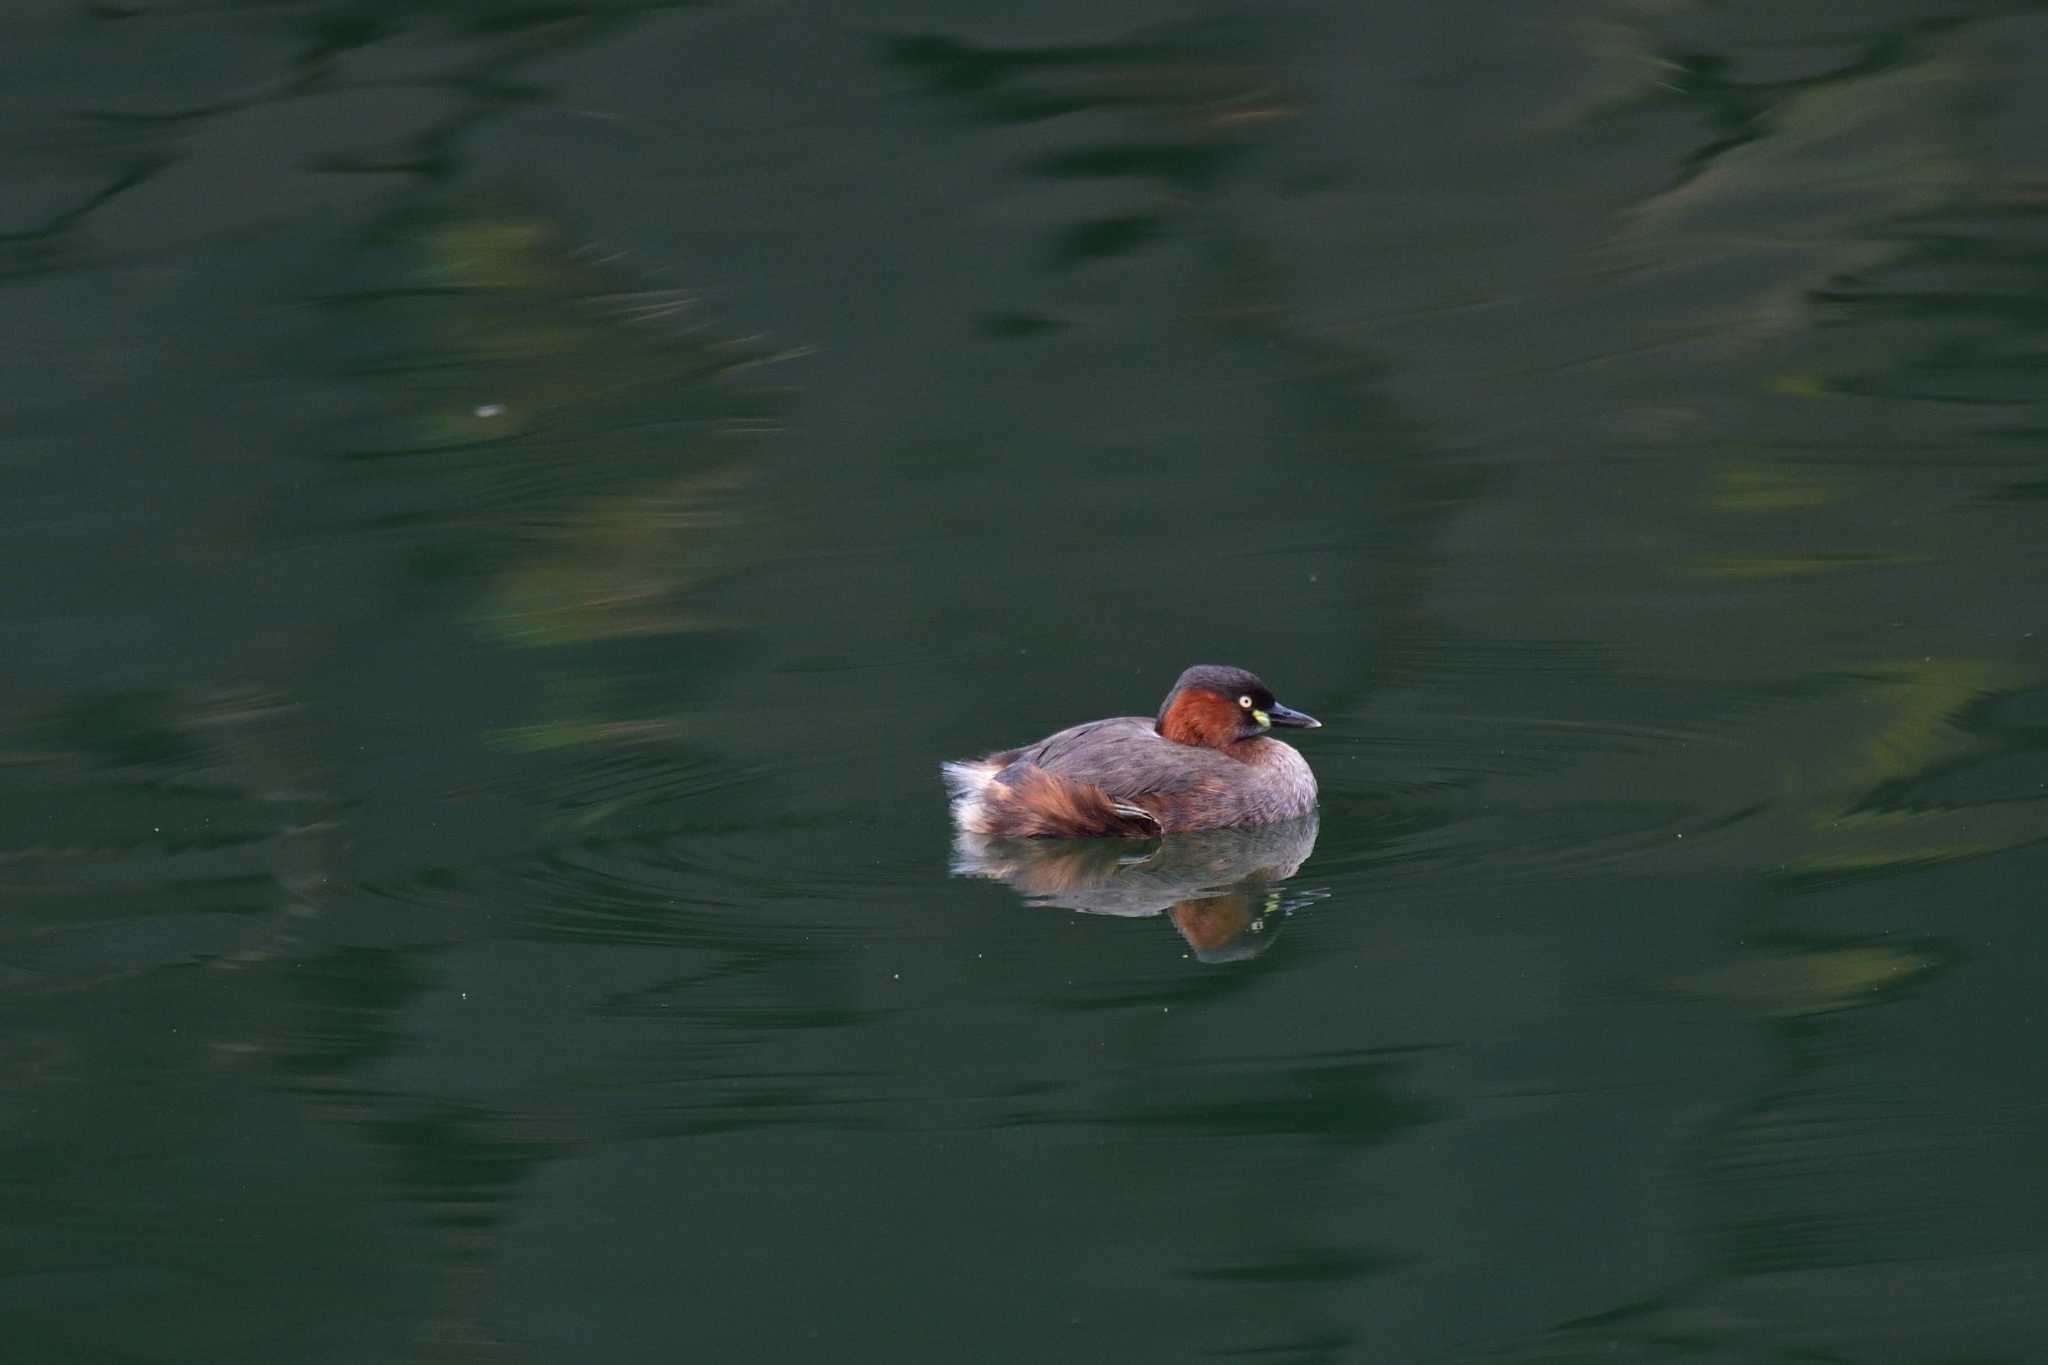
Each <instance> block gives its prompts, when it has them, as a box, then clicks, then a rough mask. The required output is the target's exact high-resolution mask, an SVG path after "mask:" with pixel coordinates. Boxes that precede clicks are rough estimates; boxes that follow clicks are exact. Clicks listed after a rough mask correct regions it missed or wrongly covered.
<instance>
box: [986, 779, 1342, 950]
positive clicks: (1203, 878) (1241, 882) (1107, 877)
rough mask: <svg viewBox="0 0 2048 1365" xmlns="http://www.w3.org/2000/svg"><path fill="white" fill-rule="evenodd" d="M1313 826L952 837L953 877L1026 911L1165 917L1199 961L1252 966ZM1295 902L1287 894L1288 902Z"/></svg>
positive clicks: (1274, 932) (1272, 932)
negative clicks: (1128, 836)
mask: <svg viewBox="0 0 2048 1365" xmlns="http://www.w3.org/2000/svg"><path fill="white" fill-rule="evenodd" d="M1318 828H1319V817H1318V816H1316V815H1309V816H1307V817H1306V818H1304V819H1300V820H1289V821H1285V822H1282V823H1279V824H1272V825H1253V826H1247V827H1244V828H1241V829H1220V830H1206V831H1202V832H1199V833H1193V834H1176V835H1171V836H1168V837H1167V838H1164V839H1157V840H1146V841H1132V840H1119V839H992V838H989V837H987V836H985V835H979V834H961V835H959V836H957V837H956V838H955V840H954V843H953V872H954V875H956V876H963V877H983V878H987V879H988V880H990V881H1001V882H1007V883H1008V884H1009V885H1010V886H1011V888H1012V889H1014V890H1015V891H1016V892H1017V893H1018V894H1019V895H1021V896H1023V897H1024V898H1025V899H1026V900H1027V901H1029V902H1030V903H1032V904H1033V905H1047V906H1058V907H1063V908H1066V909H1069V910H1079V911H1081V912H1082V913H1084V914H1090V915H1118V916H1126V917H1132V918H1143V917H1149V916H1154V915H1161V914H1163V915H1166V916H1168V917H1169V918H1171V919H1172V921H1173V924H1174V927H1175V928H1176V929H1178V930H1180V934H1181V937H1182V938H1183V939H1185V940H1186V942H1187V945H1188V947H1189V948H1190V949H1192V950H1193V951H1194V954H1195V956H1196V957H1197V958H1198V959H1200V960H1201V961H1203V962H1226V961H1231V960H1235V959H1239V958H1246V957H1255V956H1257V955H1258V954H1260V953H1263V952H1264V951H1266V949H1267V948H1269V947H1270V946H1272V943H1273V941H1274V939H1275V938H1277V937H1278V933H1279V929H1280V923H1281V921H1282V920H1283V919H1284V917H1285V914H1286V913H1287V912H1288V910H1289V909H1291V905H1290V902H1289V898H1288V897H1287V896H1285V895H1283V893H1281V892H1280V891H1279V890H1278V888H1279V886H1280V885H1281V884H1282V883H1284V882H1286V881H1287V879H1288V878H1290V877H1292V876H1294V875H1295V873H1297V872H1299V871H1300V870H1301V866H1302V864H1303V863H1305V862H1307V861H1308V859H1309V856H1310V855H1311V854H1313V853H1314V852H1315V847H1316V833H1317V830H1318ZM1298 901H1299V893H1296V896H1295V902H1296V903H1298Z"/></svg>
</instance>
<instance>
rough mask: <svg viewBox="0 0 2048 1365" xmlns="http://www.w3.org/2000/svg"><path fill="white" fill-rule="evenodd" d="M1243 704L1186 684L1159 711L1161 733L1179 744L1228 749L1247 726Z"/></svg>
mask: <svg viewBox="0 0 2048 1365" xmlns="http://www.w3.org/2000/svg"><path fill="white" fill-rule="evenodd" d="M1241 710H1242V708H1241V707H1239V706H1238V704H1237V703H1236V702H1234V701H1232V700H1231V699H1230V698H1228V697H1222V696H1218V695H1217V694H1216V693H1214V692H1210V691H1207V690H1205V689H1203V688H1199V687H1187V688H1182V689H1181V690H1180V691H1179V692H1176V693H1174V695H1173V700H1172V701H1169V702H1168V703H1167V704H1166V709H1165V710H1164V711H1162V712H1160V714H1159V733H1160V734H1162V735H1164V736H1166V738H1168V739H1170V740H1172V741H1173V742H1174V743H1176V744H1199V745H1201V746H1202V747H1204V748H1207V749H1227V748H1229V747H1230V746H1231V745H1232V744H1234V743H1236V742H1237V740H1238V738H1239V736H1240V735H1241V733H1242V731H1243V727H1244V720H1243V718H1242V716H1241V715H1240V714H1239V712H1240V711H1241Z"/></svg>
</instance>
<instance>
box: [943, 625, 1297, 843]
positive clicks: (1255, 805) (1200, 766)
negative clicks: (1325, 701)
mask: <svg viewBox="0 0 2048 1365" xmlns="http://www.w3.org/2000/svg"><path fill="white" fill-rule="evenodd" d="M1321 724H1322V722H1321V721H1319V720H1317V719H1316V718H1315V717H1313V716H1305V715H1303V714H1302V713H1301V712H1299V711H1295V710H1290V709H1289V708H1287V707H1285V706H1282V705H1281V704H1280V703H1279V702H1277V701H1275V700H1273V690H1272V689H1271V688H1269V687H1267V686H1266V685H1265V684H1264V683H1262V682H1260V681H1259V680H1258V678H1257V677H1255V676H1254V675H1252V674H1250V673H1247V672H1245V671H1244V670H1243V669H1242V668H1223V667H1219V666H1217V665H1215V664H1197V665H1196V666H1195V667H1193V668H1190V669H1189V670H1188V671H1187V672H1185V673H1183V674H1181V675H1180V681H1178V682H1176V683H1175V684H1174V685H1173V690H1172V691H1171V692H1169V693H1167V694H1166V700H1165V702H1163V703H1162V704H1161V705H1160V707H1159V715H1158V718H1157V719H1156V720H1155V719H1148V718H1146V717H1144V716H1118V717H1117V718H1115V719H1113V720H1095V721H1090V722H1088V724H1086V725H1076V726H1075V727H1074V728H1073V729H1071V730H1062V731H1060V732H1059V733H1058V734H1056V735H1050V736H1048V737H1046V738H1045V739H1041V740H1039V741H1038V742H1037V743H1036V744H1027V745H1025V746H1024V747H1023V748H1021V749H1006V750H1004V751H1003V752H1001V753H997V754H990V755H989V756H988V757H987V758H981V759H970V760H967V761H964V762H959V763H948V764H946V765H944V769H943V770H944V772H945V777H946V785H947V786H948V787H950V788H952V791H953V820H954V822H955V823H956V824H958V825H959V826H960V828H961V829H963V830H965V831H967V832H968V833H970V834H993V835H998V836H1008V837H1029V836H1037V835H1065V836H1070V837H1071V836H1082V837H1086V836H1091V835H1107V834H1119V835H1129V836H1135V837H1145V836H1149V835H1154V834H1174V833H1178V832H1179V831H1182V830H1190V829H1221V828H1223V827H1225V826H1229V825H1263V824H1269V823H1271V822H1272V821H1275V820H1291V819H1293V818H1295V817H1296V816H1299V815H1306V814H1308V812H1309V811H1311V810H1314V809H1315V804H1316V778H1315V774H1314V773H1312V772H1310V771H1309V769H1308V761H1307V760H1306V759H1304V758H1302V756H1301V755H1300V754H1298V753H1296V752H1295V751H1294V747H1293V746H1292V745H1289V744H1282V743H1281V742H1280V741H1279V740H1277V739H1269V738H1268V737H1267V735H1266V732H1267V731H1268V730H1269V729H1271V728H1272V727H1274V726H1276V725H1286V726H1293V727H1301V728H1309V729H1313V728H1315V727H1317V726H1319V725H1321Z"/></svg>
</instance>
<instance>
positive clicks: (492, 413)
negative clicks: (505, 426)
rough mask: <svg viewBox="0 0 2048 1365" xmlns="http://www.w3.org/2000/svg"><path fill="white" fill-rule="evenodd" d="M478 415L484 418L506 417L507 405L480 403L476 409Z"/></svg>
mask: <svg viewBox="0 0 2048 1365" xmlns="http://www.w3.org/2000/svg"><path fill="white" fill-rule="evenodd" d="M476 415H477V416H479V417H484V418H490V417H503V416H504V415H505V405H504V404H503V403H479V404H477V407H476Z"/></svg>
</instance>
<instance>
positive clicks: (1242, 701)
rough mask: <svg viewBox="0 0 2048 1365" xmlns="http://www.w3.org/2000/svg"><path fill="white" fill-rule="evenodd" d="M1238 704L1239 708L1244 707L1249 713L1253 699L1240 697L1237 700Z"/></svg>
mask: <svg viewBox="0 0 2048 1365" xmlns="http://www.w3.org/2000/svg"><path fill="white" fill-rule="evenodd" d="M1237 704H1238V705H1239V706H1242V707H1243V708H1244V709H1245V710H1247V711H1249V710H1251V709H1252V699H1251V698H1250V697H1239V698H1238V699H1237Z"/></svg>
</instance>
